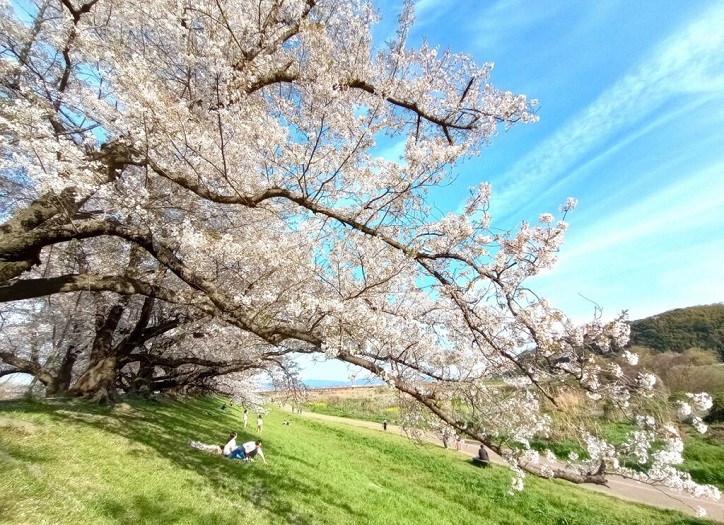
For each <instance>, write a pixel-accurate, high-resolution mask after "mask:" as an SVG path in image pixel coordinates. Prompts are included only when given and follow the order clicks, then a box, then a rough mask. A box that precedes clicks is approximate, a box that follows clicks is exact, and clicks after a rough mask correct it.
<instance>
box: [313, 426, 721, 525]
mask: <svg viewBox="0 0 724 525" xmlns="http://www.w3.org/2000/svg"><path fill="white" fill-rule="evenodd" d="M302 416H304V417H308V418H312V419H321V420H324V421H331V422H335V423H343V424H346V425H351V426H356V427H364V428H371V429H374V430H379V431H380V432H383V430H382V425H381V424H380V423H372V422H370V421H361V420H359V419H349V418H345V417H336V416H327V415H325V414H315V413H314V412H304V413H303V414H302ZM387 432H389V433H393V434H400V435H402V436H406V434H405V432H404V430H402V428H401V427H398V426H396V425H387ZM425 439H426V440H427V441H428V442H430V443H435V444H437V445H440V446H442V442H441V440H440V439H438V438H436V437H434V436H426V438H425ZM450 445H451V446H453V447H454V440H453V439H451V440H450ZM479 446H480V444H479V443H474V444H473V443H465V444H464V445H463V450H462V451H461V452H462V453H463V454H465V455H467V456H470V457H474V456H476V455H477V453H478V447H479ZM451 450H454V449H453V448H451ZM488 453H489V454H490V460H491V461H492V462H493V463H498V464H500V465H507V463H506V462H505V461H504V460H503V459H502V458H500V457H499V456H498V455H497V454H495V453H494V452H493V451H492V450H489V449H488ZM579 486H580V487H583V488H585V489H589V490H594V491H596V492H601V493H603V494H608V495H609V496H614V497H616V498H621V499H625V500H628V501H634V502H637V503H645V504H647V505H653V506H655V507H661V508H665V509H673V510H679V511H681V512H684V513H686V514H689V515H691V516H694V515H695V514H696V509H697V507H702V508H703V509H704V510H706V513H707V516H706V518H707V519H710V520H715V521H720V522H722V523H724V504H723V503H722V502H721V501H711V500H706V499H702V498H695V497H693V496H689V495H688V494H682V493H679V492H674V491H672V490H670V489H668V488H666V487H654V486H651V485H647V484H645V483H641V482H638V481H634V480H631V479H625V478H622V477H620V476H615V475H614V476H608V487H603V486H600V485H592V484H582V485H579Z"/></svg>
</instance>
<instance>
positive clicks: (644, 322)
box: [629, 303, 724, 359]
mask: <svg viewBox="0 0 724 525" xmlns="http://www.w3.org/2000/svg"><path fill="white" fill-rule="evenodd" d="M630 324H631V340H630V342H629V345H630V346H647V347H649V348H652V349H654V350H658V351H661V352H665V351H671V352H683V351H685V350H688V349H689V348H696V347H698V348H705V349H710V350H716V351H717V352H719V355H720V356H721V357H722V358H723V359H724V303H719V304H710V305H707V306H692V307H689V308H678V309H676V310H670V311H668V312H664V313H662V314H658V315H654V316H651V317H647V318H646V319H639V320H637V321H632V322H631V323H630Z"/></svg>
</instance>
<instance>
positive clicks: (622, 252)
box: [531, 160, 724, 321]
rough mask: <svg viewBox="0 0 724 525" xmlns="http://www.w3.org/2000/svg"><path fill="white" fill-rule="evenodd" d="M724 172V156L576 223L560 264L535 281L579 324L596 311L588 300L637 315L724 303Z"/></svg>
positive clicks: (610, 310) (539, 289) (611, 310)
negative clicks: (581, 226) (591, 220)
mask: <svg viewBox="0 0 724 525" xmlns="http://www.w3.org/2000/svg"><path fill="white" fill-rule="evenodd" d="M723 174H724V160H722V161H721V162H720V163H718V164H715V165H712V166H709V167H707V168H704V169H702V170H700V171H696V172H693V173H689V174H687V177H685V178H682V179H681V180H680V181H678V182H677V183H676V184H673V185H670V186H668V187H666V188H661V189H660V190H658V191H655V190H652V192H651V193H650V194H648V195H647V196H645V197H643V198H642V199H640V200H638V201H637V202H635V204H632V205H631V206H629V207H627V208H623V209H620V210H619V209H615V208H614V209H612V210H611V212H610V213H609V214H608V215H605V216H603V217H600V218H599V220H598V222H596V223H595V225H592V226H591V227H588V228H586V229H585V230H582V231H581V230H578V231H577V229H576V228H574V230H573V231H572V232H571V239H570V242H568V243H566V244H565V245H564V247H563V249H562V251H561V254H560V257H559V262H558V264H556V266H555V267H554V268H553V269H552V270H550V271H547V272H545V273H544V274H543V275H541V276H540V277H537V278H535V279H533V280H532V282H531V285H532V286H533V287H534V288H535V289H536V291H537V292H539V293H541V294H542V295H544V296H546V297H549V298H551V299H552V300H553V303H554V304H555V305H556V306H558V307H560V308H562V309H563V310H564V311H566V312H567V313H568V314H569V315H571V316H572V317H574V318H576V319H577V320H579V321H583V320H585V319H587V318H590V316H591V314H592V312H593V306H592V304H591V303H590V302H589V301H588V300H586V299H584V298H583V297H587V298H590V299H591V300H593V301H595V302H596V303H598V304H600V305H601V306H602V307H603V308H604V311H605V314H606V315H607V316H609V317H610V316H611V315H613V314H615V313H616V312H618V311H620V310H623V309H630V310H631V315H632V317H633V318H641V317H645V316H648V315H653V314H655V313H659V312H662V311H665V310H667V309H671V308H677V307H682V306H690V305H695V304H707V303H712V302H718V301H722V300H724V281H723V280H722V279H721V257H722V242H721V235H720V234H719V233H718V232H721V231H724V211H723V210H724V191H722V189H723V188H722V182H721V181H722V175H723ZM579 294H580V295H579Z"/></svg>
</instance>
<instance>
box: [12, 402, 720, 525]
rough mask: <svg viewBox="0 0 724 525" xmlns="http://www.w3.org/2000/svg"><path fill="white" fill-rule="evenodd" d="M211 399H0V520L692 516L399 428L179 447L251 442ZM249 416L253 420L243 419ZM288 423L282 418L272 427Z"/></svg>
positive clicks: (300, 432)
mask: <svg viewBox="0 0 724 525" xmlns="http://www.w3.org/2000/svg"><path fill="white" fill-rule="evenodd" d="M219 406H220V402H219V401H218V400H216V399H204V400H195V401H188V402H173V401H168V402H131V403H130V404H124V405H120V406H118V407H116V408H115V409H113V410H108V409H102V408H99V407H96V406H92V405H88V404H86V403H83V402H63V403H60V402H52V403H40V402H27V401H16V402H1V403H0V495H1V497H0V523H12V524H66V523H67V524H139V523H149V524H150V523H174V524H176V523H178V524H181V523H188V524H192V523H193V524H198V523H203V524H207V523H208V524H212V523H216V524H236V523H240V524H241V523H244V524H262V525H263V524H301V525H314V524H330V525H331V524H344V523H350V524H374V523H380V524H382V523H384V524H388V525H389V524H427V523H435V524H447V523H449V524H453V523H454V524H456V525H459V524H461V523H475V524H528V523H540V524H556V525H574V524H575V525H585V524H590V525H601V524H637V525H641V524H657V525H658V524H697V523H702V524H703V523H708V522H707V521H705V520H697V519H694V518H689V517H687V516H685V515H683V514H680V513H676V512H672V511H664V510H657V509H653V508H649V507H646V506H642V505H637V504H632V503H626V502H622V501H620V500H616V499H613V498H608V497H606V496H602V495H599V494H595V493H591V492H588V491H585V490H583V489H581V488H578V487H575V486H571V485H568V484H565V483H563V482H551V481H544V480H537V479H528V481H527V489H526V490H525V491H524V492H523V493H521V494H518V495H515V496H509V495H507V492H508V488H509V486H510V473H509V472H508V471H507V470H506V469H503V468H498V467H491V468H488V469H479V468H476V467H474V466H472V465H471V464H470V463H469V462H468V461H466V460H465V459H464V458H462V457H461V456H460V455H458V454H455V453H453V452H451V451H446V450H443V449H440V448H438V447H433V446H428V445H417V444H415V443H412V442H410V441H408V440H406V439H404V438H401V437H399V436H395V435H390V434H384V433H382V432H378V431H374V430H367V429H359V428H352V427H347V426H342V425H334V424H327V423H322V422H315V421H311V420H306V419H304V418H303V416H294V415H292V414H289V413H286V412H281V411H279V410H278V409H276V407H274V410H272V411H271V412H270V413H269V414H268V415H267V416H266V417H265V430H264V436H263V439H264V450H265V453H266V456H267V460H268V463H267V464H264V463H262V462H261V461H259V460H257V461H255V462H254V463H249V464H247V463H243V462H240V461H232V460H228V459H225V458H221V457H218V456H213V455H209V454H206V453H203V452H199V451H196V450H193V449H191V448H189V447H188V442H189V440H191V439H198V440H200V441H203V442H207V443H219V444H221V443H222V441H223V439H224V437H225V435H227V434H228V432H229V431H230V430H232V429H236V430H238V431H239V433H240V435H239V439H238V440H237V441H238V442H243V441H245V440H247V439H252V438H254V437H255V436H254V435H253V434H252V433H251V431H252V429H251V428H248V429H247V430H248V431H249V432H248V433H244V432H243V429H242V428H240V427H241V413H240V409H239V408H238V407H233V408H232V409H231V410H229V411H228V412H227V413H224V412H221V411H220V410H219ZM250 419H253V418H250ZM283 419H288V420H289V421H290V422H291V425H289V426H284V425H282V424H281V422H282V420H283Z"/></svg>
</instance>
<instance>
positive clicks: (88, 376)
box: [70, 355, 120, 403]
mask: <svg viewBox="0 0 724 525" xmlns="http://www.w3.org/2000/svg"><path fill="white" fill-rule="evenodd" d="M118 373H119V369H118V359H117V358H116V356H115V355H110V356H106V357H103V358H101V359H100V360H98V361H96V362H95V363H92V364H91V365H90V366H89V367H88V369H87V370H86V371H85V372H84V373H83V374H82V375H81V376H80V377H79V378H78V381H76V383H75V385H73V388H72V389H71V390H70V394H72V395H74V396H79V397H89V398H91V399H93V400H97V401H100V402H106V401H108V402H111V403H114V402H117V401H118V400H119V399H120V397H119V396H118V392H117V391H116V379H117V378H118Z"/></svg>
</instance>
